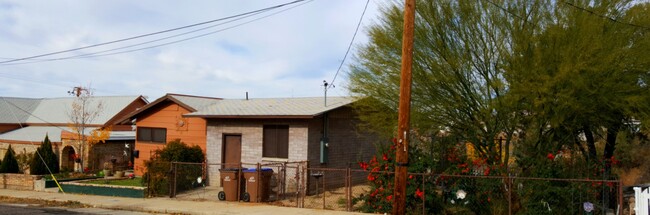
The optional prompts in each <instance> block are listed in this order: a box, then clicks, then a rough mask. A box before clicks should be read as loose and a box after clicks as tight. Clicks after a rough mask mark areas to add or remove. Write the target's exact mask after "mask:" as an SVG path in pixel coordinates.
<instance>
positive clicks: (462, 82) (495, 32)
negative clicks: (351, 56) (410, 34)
mask: <svg viewBox="0 0 650 215" xmlns="http://www.w3.org/2000/svg"><path fill="white" fill-rule="evenodd" d="M417 5H418V6H417V7H416V9H417V14H418V16H417V17H416V24H415V35H414V36H415V39H414V43H415V44H414V59H413V60H414V62H413V91H412V101H411V102H412V110H411V113H412V116H411V119H412V120H411V121H412V128H413V130H415V131H416V132H417V133H418V135H424V136H428V135H431V134H436V133H438V131H440V130H443V131H445V132H451V133H454V135H455V136H457V137H458V139H459V141H467V142H470V143H471V144H474V145H475V148H476V149H477V150H476V151H477V153H478V155H479V156H480V157H482V158H488V162H490V163H495V162H496V163H498V162H503V159H502V158H501V156H497V155H498V154H501V153H502V151H503V150H506V151H507V150H509V148H510V147H509V144H510V141H511V139H512V136H513V135H514V131H515V123H512V122H510V121H512V120H511V118H512V117H511V112H512V110H510V109H508V106H507V103H506V101H504V95H505V94H506V92H507V87H508V86H507V82H506V80H505V77H504V72H505V69H504V68H503V67H502V65H503V64H502V61H503V60H504V57H503V56H505V53H504V52H507V51H508V49H507V47H508V43H509V42H510V40H509V37H508V34H506V32H507V31H508V30H510V29H508V27H509V26H508V25H507V24H505V23H506V22H507V21H508V16H509V15H508V14H507V13H504V12H503V10H501V9H499V8H498V7H494V5H492V4H490V3H489V2H487V1H469V2H465V1H418V3H417ZM402 11H403V9H402V6H401V5H390V6H388V7H385V8H383V9H382V16H381V17H380V18H379V21H378V23H377V24H376V25H373V26H371V27H370V28H369V31H368V33H369V36H370V40H371V41H370V43H369V44H367V45H365V46H363V47H362V48H361V49H360V50H359V52H358V53H357V55H356V57H357V63H356V64H354V65H353V66H352V67H351V72H350V82H351V83H350V91H351V92H352V93H353V94H354V95H356V96H360V97H369V98H370V99H368V100H366V101H367V103H368V104H365V105H364V104H363V103H360V105H363V107H362V108H359V110H360V111H361V112H362V115H365V117H364V118H362V119H365V121H366V122H368V124H369V125H372V126H373V127H375V128H376V130H381V131H382V132H391V134H392V133H394V131H395V130H396V129H394V128H395V127H396V126H395V122H396V120H383V122H382V120H381V119H394V118H396V112H397V104H398V98H399V96H398V92H399V90H398V89H399V79H400V53H401V35H402V25H403V24H402V23H403V20H402V19H403V15H402ZM373 103H374V104H373ZM377 104H379V105H377ZM373 106H374V107H375V108H373ZM368 107H370V108H368ZM373 119H377V120H376V121H372V120H373ZM502 133H505V134H506V135H505V142H506V146H505V147H497V146H496V145H495V144H494V142H495V139H497V138H498V136H499V135H500V134H502ZM505 154H509V153H505Z"/></svg>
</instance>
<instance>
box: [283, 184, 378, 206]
mask: <svg viewBox="0 0 650 215" xmlns="http://www.w3.org/2000/svg"><path fill="white" fill-rule="evenodd" d="M369 190H370V186H368V185H356V186H353V187H352V197H353V198H354V197H358V196H359V195H361V194H363V193H367V191H369ZM304 202H305V205H304V206H305V208H314V209H327V210H337V211H345V207H346V203H347V199H346V196H345V187H340V188H336V189H330V190H326V191H325V193H319V194H318V195H310V196H306V197H305V198H304ZM274 204H276V205H280V206H287V207H296V198H295V197H293V198H287V199H284V200H279V201H276V202H274ZM359 204H363V202H358V203H357V205H359Z"/></svg>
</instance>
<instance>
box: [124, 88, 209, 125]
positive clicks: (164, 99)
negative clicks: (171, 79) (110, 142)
mask: <svg viewBox="0 0 650 215" xmlns="http://www.w3.org/2000/svg"><path fill="white" fill-rule="evenodd" d="M173 95H174V94H166V95H164V96H162V97H160V98H158V99H156V100H154V101H153V102H151V103H149V104H147V105H145V106H142V107H141V108H140V109H138V110H136V111H133V112H132V113H130V114H128V115H126V116H125V117H122V119H120V120H119V121H118V123H117V124H126V123H128V122H130V121H131V119H133V118H134V117H136V116H137V115H139V114H141V113H142V112H145V111H146V110H149V108H152V107H154V106H156V105H158V104H159V103H162V102H164V101H167V100H169V101H172V102H174V103H176V104H178V105H180V106H181V107H183V108H185V109H187V110H189V111H191V112H194V111H196V109H194V108H192V107H190V106H189V105H187V104H185V103H183V102H181V101H179V100H178V99H176V98H174V97H173Z"/></svg>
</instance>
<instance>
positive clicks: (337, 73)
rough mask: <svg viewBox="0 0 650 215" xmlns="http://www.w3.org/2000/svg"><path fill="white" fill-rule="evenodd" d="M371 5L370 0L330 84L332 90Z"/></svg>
mask: <svg viewBox="0 0 650 215" xmlns="http://www.w3.org/2000/svg"><path fill="white" fill-rule="evenodd" d="M369 3H370V0H367V1H366V6H365V7H364V8H363V12H362V13H361V17H360V18H359V23H357V28H356V29H355V30H354V35H352V40H350V44H349V45H348V49H347V50H346V51H345V55H343V60H341V64H339V68H338V69H336V73H335V74H334V78H332V82H330V84H329V86H327V88H332V87H334V81H335V80H336V77H337V76H338V75H339V72H340V71H341V68H342V67H343V64H344V63H345V59H346V58H347V57H348V54H349V53H350V49H351V48H352V44H353V43H354V38H356V37H357V32H359V27H360V26H361V23H362V21H363V16H364V15H365V14H366V10H367V9H368V4H369Z"/></svg>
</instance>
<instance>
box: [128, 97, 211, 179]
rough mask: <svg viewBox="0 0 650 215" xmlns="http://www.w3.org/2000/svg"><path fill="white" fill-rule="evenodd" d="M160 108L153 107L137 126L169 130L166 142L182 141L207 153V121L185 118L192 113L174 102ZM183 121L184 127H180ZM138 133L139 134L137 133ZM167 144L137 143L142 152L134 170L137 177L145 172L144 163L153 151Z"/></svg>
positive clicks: (139, 118)
mask: <svg viewBox="0 0 650 215" xmlns="http://www.w3.org/2000/svg"><path fill="white" fill-rule="evenodd" d="M157 106H158V107H152V108H151V109H150V110H148V111H147V112H146V113H143V114H141V115H140V116H139V117H138V118H137V119H136V125H137V127H138V128H140V127H150V128H165V129H167V136H166V142H170V141H172V140H174V139H181V141H183V142H184V143H185V144H187V145H189V146H195V145H196V146H199V147H201V149H202V150H203V152H204V153H205V147H206V121H205V119H202V118H185V117H183V114H186V113H190V110H187V109H185V108H183V107H181V106H180V105H178V104H176V103H173V102H164V103H161V104H159V105H157ZM181 121H182V124H183V126H179V123H180V122H181ZM136 133H137V132H136ZM164 146H165V144H161V143H152V142H145V141H137V138H136V144H135V149H136V150H139V151H140V156H139V158H136V159H135V162H134V169H135V173H136V174H137V175H142V174H143V173H144V171H145V168H144V161H145V160H150V159H151V155H152V154H153V151H155V150H156V149H161V148H162V147H164Z"/></svg>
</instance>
